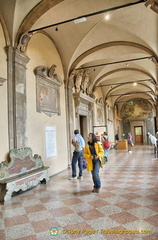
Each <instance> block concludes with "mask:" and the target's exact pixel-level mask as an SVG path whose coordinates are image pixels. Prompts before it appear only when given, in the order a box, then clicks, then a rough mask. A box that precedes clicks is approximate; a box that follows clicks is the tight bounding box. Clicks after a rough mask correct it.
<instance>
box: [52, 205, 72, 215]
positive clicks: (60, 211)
mask: <svg viewBox="0 0 158 240" xmlns="http://www.w3.org/2000/svg"><path fill="white" fill-rule="evenodd" d="M50 213H51V214H52V216H56V217H60V216H63V215H66V214H71V213H74V212H73V211H72V210H71V209H70V208H68V207H62V208H56V209H52V210H50Z"/></svg>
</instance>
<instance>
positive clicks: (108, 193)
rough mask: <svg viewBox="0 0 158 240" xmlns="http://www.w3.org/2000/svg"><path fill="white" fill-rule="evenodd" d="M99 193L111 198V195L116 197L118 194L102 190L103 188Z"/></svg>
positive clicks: (101, 196)
mask: <svg viewBox="0 0 158 240" xmlns="http://www.w3.org/2000/svg"><path fill="white" fill-rule="evenodd" d="M97 195H99V197H100V198H109V197H115V196H116V194H114V193H111V192H102V191H101V190H100V193H99V194H97Z"/></svg>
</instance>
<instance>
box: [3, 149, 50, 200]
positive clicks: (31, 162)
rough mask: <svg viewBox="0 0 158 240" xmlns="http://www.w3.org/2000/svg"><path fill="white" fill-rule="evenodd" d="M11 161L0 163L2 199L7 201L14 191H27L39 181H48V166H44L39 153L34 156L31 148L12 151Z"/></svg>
mask: <svg viewBox="0 0 158 240" xmlns="http://www.w3.org/2000/svg"><path fill="white" fill-rule="evenodd" d="M9 156H10V162H7V161H4V162H1V163H0V201H3V202H7V201H9V200H10V199H11V196H12V194H13V192H18V191H20V190H22V191H26V190H27V189H29V188H32V187H34V186H36V185H37V184H38V183H39V182H44V183H46V182H48V181H49V177H48V172H47V170H48V167H44V165H43V161H42V159H41V157H40V156H39V155H38V154H35V155H34V157H33V156H32V149H31V148H19V149H13V150H11V151H10V154H9Z"/></svg>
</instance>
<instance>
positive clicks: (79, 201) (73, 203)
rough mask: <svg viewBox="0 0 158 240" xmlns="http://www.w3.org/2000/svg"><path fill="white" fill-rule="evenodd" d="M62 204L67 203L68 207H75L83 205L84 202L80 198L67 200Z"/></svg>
mask: <svg viewBox="0 0 158 240" xmlns="http://www.w3.org/2000/svg"><path fill="white" fill-rule="evenodd" d="M62 202H63V203H65V204H66V205H75V204H78V203H83V201H82V200H81V199H80V198H70V199H65V200H62Z"/></svg>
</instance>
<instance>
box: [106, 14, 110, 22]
mask: <svg viewBox="0 0 158 240" xmlns="http://www.w3.org/2000/svg"><path fill="white" fill-rule="evenodd" d="M109 19H110V15H109V14H108V13H107V14H106V15H105V20H107V21H108V20H109Z"/></svg>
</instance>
